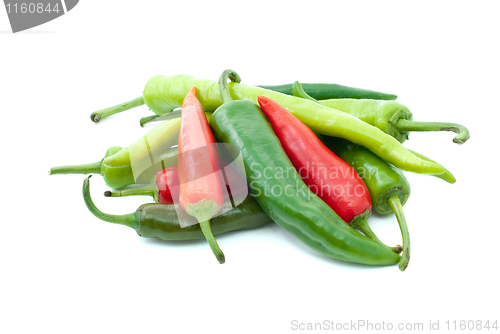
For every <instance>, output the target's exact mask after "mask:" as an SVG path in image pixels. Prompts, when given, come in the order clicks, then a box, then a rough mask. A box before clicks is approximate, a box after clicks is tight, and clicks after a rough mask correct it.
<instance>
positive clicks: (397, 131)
mask: <svg viewBox="0 0 500 334" xmlns="http://www.w3.org/2000/svg"><path fill="white" fill-rule="evenodd" d="M319 102H320V103H321V104H322V105H325V106H327V107H330V108H334V109H337V110H341V111H343V112H346V113H348V114H350V115H353V116H355V117H357V118H359V119H361V120H362V121H363V122H366V123H368V124H371V125H373V126H375V127H377V128H379V129H380V130H382V131H384V132H385V133H388V134H390V135H391V136H393V137H394V138H396V139H397V140H398V141H400V142H401V143H402V142H404V141H405V140H406V139H408V135H409V132H410V131H453V132H455V133H457V136H455V137H454V138H453V142H454V143H457V144H463V143H465V142H466V141H467V139H469V137H470V135H469V130H468V129H467V128H466V127H465V126H463V125H460V124H456V123H447V122H416V121H414V120H413V116H412V113H411V112H410V110H409V109H408V108H407V107H406V106H404V105H403V104H401V103H399V102H396V101H379V100H368V99H362V100H355V99H329V100H321V101H319Z"/></svg>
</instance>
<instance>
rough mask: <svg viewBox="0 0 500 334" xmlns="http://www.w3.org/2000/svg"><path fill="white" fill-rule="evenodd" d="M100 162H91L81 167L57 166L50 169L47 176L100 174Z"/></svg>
mask: <svg viewBox="0 0 500 334" xmlns="http://www.w3.org/2000/svg"><path fill="white" fill-rule="evenodd" d="M101 163H102V160H101V161H98V162H93V163H90V164H83V165H70V166H58V167H52V168H51V169H50V170H49V175H54V174H100V173H101Z"/></svg>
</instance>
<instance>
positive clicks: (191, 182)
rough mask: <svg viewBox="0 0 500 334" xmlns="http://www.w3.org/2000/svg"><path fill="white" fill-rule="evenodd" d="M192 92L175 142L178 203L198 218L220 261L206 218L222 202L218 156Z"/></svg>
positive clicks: (213, 212) (201, 111)
mask: <svg viewBox="0 0 500 334" xmlns="http://www.w3.org/2000/svg"><path fill="white" fill-rule="evenodd" d="M196 91H197V89H196V87H193V88H191V90H190V91H189V93H188V94H187V95H186V97H185V98H184V101H183V103H182V115H181V130H180V133H179V144H178V145H179V147H178V150H179V159H178V175H179V183H180V188H179V204H180V205H181V207H182V208H183V209H184V210H185V211H186V212H187V213H188V214H189V215H191V216H193V217H195V218H196V219H197V220H198V222H199V223H200V227H201V229H202V231H203V234H204V235H205V238H206V239H207V241H208V244H209V245H210V248H211V249H212V251H213V252H214V255H215V257H216V258H217V260H218V261H219V263H224V262H225V257H224V253H223V252H222V251H221V249H220V248H219V245H218V244H217V241H215V238H214V236H213V234H212V231H211V229H210V218H212V217H213V216H214V215H216V214H217V213H218V212H219V211H220V210H221V208H222V206H223V204H224V198H223V193H222V187H221V181H220V177H219V157H218V154H217V149H216V146H215V138H214V135H213V134H212V130H211V129H210V126H209V124H208V121H207V118H206V116H205V113H204V111H203V108H202V106H201V103H200V101H199V100H198V99H197V97H196Z"/></svg>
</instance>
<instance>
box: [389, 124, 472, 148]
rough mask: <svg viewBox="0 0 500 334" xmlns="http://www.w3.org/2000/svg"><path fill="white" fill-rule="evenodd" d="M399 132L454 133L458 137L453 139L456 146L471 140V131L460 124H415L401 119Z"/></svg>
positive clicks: (397, 125) (398, 127)
mask: <svg viewBox="0 0 500 334" xmlns="http://www.w3.org/2000/svg"><path fill="white" fill-rule="evenodd" d="M396 128H397V129H398V131H399V132H409V131H453V132H455V133H457V134H458V135H457V136H455V138H453V142H454V143H456V144H459V145H461V144H463V143H465V142H466V141H467V139H469V137H470V134H469V130H468V129H467V128H466V127H465V126H463V125H460V124H456V123H444V122H415V121H410V120H408V119H399V120H398V122H397V123H396Z"/></svg>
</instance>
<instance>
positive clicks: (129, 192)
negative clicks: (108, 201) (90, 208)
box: [104, 188, 158, 199]
mask: <svg viewBox="0 0 500 334" xmlns="http://www.w3.org/2000/svg"><path fill="white" fill-rule="evenodd" d="M104 196H106V197H125V196H151V197H153V198H154V199H157V198H158V190H154V189H144V188H136V189H126V190H121V191H109V190H107V191H105V192H104Z"/></svg>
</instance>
